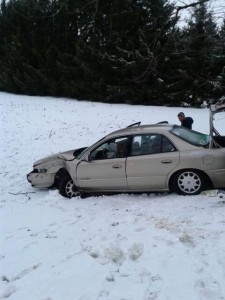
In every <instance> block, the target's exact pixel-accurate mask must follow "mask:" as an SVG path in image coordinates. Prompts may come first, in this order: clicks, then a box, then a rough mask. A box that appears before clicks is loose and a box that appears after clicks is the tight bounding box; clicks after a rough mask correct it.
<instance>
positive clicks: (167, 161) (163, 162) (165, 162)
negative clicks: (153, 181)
mask: <svg viewBox="0 0 225 300" xmlns="http://www.w3.org/2000/svg"><path fill="white" fill-rule="evenodd" d="M161 163H162V164H171V163H172V160H171V159H164V160H162V161H161Z"/></svg>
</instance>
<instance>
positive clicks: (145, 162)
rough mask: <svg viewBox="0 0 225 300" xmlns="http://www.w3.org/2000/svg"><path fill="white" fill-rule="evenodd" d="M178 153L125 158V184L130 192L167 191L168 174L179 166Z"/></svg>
mask: <svg viewBox="0 0 225 300" xmlns="http://www.w3.org/2000/svg"><path fill="white" fill-rule="evenodd" d="M179 160H180V159H179V151H175V152H169V153H168V152H167V153H158V154H150V155H142V156H133V157H128V158H127V164H126V173H127V184H128V187H129V189H130V190H133V191H135V190H157V189H168V186H166V179H167V176H168V174H169V173H170V172H171V171H172V170H173V169H174V168H176V167H177V166H178V165H179Z"/></svg>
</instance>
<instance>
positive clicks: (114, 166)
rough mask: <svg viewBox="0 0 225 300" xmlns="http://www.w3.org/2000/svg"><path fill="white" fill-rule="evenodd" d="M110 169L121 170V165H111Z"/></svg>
mask: <svg viewBox="0 0 225 300" xmlns="http://www.w3.org/2000/svg"><path fill="white" fill-rule="evenodd" d="M112 167H113V169H120V168H122V166H121V165H112Z"/></svg>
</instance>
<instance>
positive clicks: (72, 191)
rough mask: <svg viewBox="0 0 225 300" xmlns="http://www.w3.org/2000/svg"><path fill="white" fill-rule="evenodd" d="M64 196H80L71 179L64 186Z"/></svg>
mask: <svg viewBox="0 0 225 300" xmlns="http://www.w3.org/2000/svg"><path fill="white" fill-rule="evenodd" d="M65 190H66V194H67V196H68V197H69V198H72V197H77V196H80V192H79V191H78V190H77V188H76V186H75V184H74V183H73V180H72V179H71V180H70V181H68V183H67V184H66V188H65Z"/></svg>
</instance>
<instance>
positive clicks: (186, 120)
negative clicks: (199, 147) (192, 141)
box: [177, 112, 194, 129]
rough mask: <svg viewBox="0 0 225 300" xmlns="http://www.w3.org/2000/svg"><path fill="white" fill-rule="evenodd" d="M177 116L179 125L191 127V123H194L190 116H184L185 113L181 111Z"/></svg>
mask: <svg viewBox="0 0 225 300" xmlns="http://www.w3.org/2000/svg"><path fill="white" fill-rule="evenodd" d="M177 117H178V119H179V121H180V122H181V126H184V127H186V128H189V129H192V124H193V123H194V120H193V119H192V118H191V117H185V114H184V113H183V112H179V114H178V115H177Z"/></svg>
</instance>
